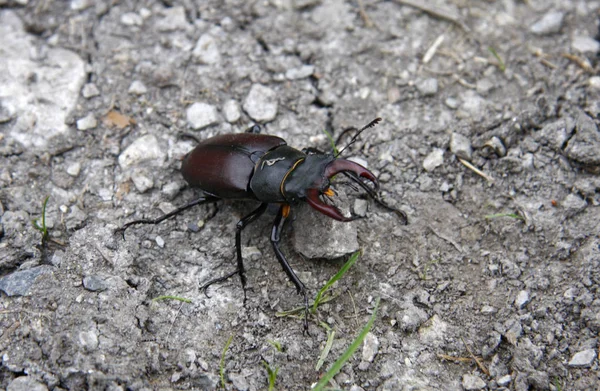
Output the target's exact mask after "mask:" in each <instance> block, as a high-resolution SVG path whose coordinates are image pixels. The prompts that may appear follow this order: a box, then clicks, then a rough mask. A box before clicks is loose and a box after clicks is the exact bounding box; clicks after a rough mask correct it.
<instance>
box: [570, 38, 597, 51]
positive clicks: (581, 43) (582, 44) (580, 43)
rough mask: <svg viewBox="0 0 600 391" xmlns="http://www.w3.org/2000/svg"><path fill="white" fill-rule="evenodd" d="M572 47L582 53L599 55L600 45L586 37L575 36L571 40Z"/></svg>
mask: <svg viewBox="0 0 600 391" xmlns="http://www.w3.org/2000/svg"><path fill="white" fill-rule="evenodd" d="M571 46H572V47H573V49H575V50H577V51H578V52H582V53H597V52H598V51H599V50H600V43H599V42H598V41H596V40H595V39H594V38H592V37H588V36H585V35H575V36H574V37H573V39H572V40H571Z"/></svg>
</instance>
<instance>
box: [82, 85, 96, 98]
mask: <svg viewBox="0 0 600 391" xmlns="http://www.w3.org/2000/svg"><path fill="white" fill-rule="evenodd" d="M81 95H83V97H84V98H86V99H90V98H93V97H95V96H98V95H100V91H99V90H98V87H96V85H95V84H94V83H87V84H85V85H84V86H83V89H82V90H81Z"/></svg>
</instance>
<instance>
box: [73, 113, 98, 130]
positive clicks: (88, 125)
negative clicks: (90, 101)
mask: <svg viewBox="0 0 600 391" xmlns="http://www.w3.org/2000/svg"><path fill="white" fill-rule="evenodd" d="M96 126H98V121H97V120H96V117H94V115H93V114H88V115H86V116H85V117H83V118H81V119H78V120H77V129H79V130H88V129H94V128H95V127H96Z"/></svg>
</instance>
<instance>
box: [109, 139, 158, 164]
mask: <svg viewBox="0 0 600 391" xmlns="http://www.w3.org/2000/svg"><path fill="white" fill-rule="evenodd" d="M165 158H166V148H165V146H161V145H159V143H158V139H157V138H156V136H153V135H150V134H149V135H146V136H142V137H140V138H138V139H137V140H135V141H134V142H133V143H132V144H131V145H130V146H129V147H127V148H126V149H125V150H124V151H123V152H121V154H120V155H119V159H118V160H119V166H120V167H121V169H123V170H124V169H126V168H129V167H131V166H135V165H138V164H140V163H142V162H150V163H152V164H153V165H161V164H162V163H163V162H164V160H165Z"/></svg>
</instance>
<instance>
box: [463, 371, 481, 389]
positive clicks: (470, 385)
mask: <svg viewBox="0 0 600 391" xmlns="http://www.w3.org/2000/svg"><path fill="white" fill-rule="evenodd" d="M462 386H463V388H464V389H465V390H468V391H470V390H481V389H483V388H485V386H486V383H485V381H483V380H482V379H481V378H480V377H479V376H474V375H463V379H462Z"/></svg>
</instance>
